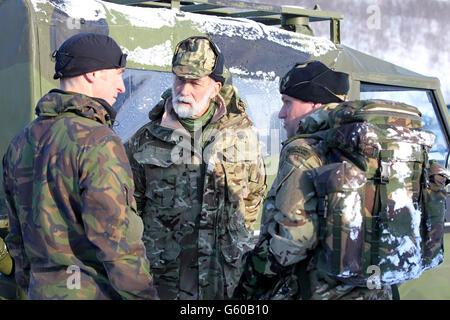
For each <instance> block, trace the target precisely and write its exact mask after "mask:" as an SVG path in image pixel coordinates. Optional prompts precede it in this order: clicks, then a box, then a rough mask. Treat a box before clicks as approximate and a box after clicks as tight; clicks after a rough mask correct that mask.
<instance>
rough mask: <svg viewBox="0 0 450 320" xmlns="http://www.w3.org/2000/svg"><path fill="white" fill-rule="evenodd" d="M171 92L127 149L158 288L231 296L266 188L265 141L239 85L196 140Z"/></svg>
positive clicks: (220, 98)
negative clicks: (256, 131) (174, 105)
mask: <svg viewBox="0 0 450 320" xmlns="http://www.w3.org/2000/svg"><path fill="white" fill-rule="evenodd" d="M169 91H170V90H168V91H166V93H165V94H163V96H162V97H163V100H162V101H161V102H160V103H159V104H158V105H157V106H156V107H155V108H154V109H153V110H152V111H151V112H150V119H151V120H152V121H151V122H149V123H148V124H146V125H145V126H143V127H142V128H141V129H139V130H138V131H137V132H136V134H135V135H134V136H133V137H132V138H131V140H130V142H129V144H128V146H127V153H128V157H129V159H130V164H131V166H132V169H133V176H134V180H135V185H136V192H135V197H136V200H137V207H138V212H139V213H140V214H141V215H142V217H143V221H144V238H143V239H144V243H145V245H146V248H147V255H148V258H149V260H150V265H151V268H152V273H153V276H154V280H155V286H156V287H157V289H158V293H159V295H160V297H161V298H162V299H224V298H229V297H231V295H232V293H233V290H234V288H235V286H236V284H237V281H238V279H239V276H240V272H241V270H240V266H241V258H242V255H243V254H244V252H246V251H248V250H249V249H251V248H252V247H253V241H252V236H251V234H250V232H251V231H252V224H253V223H254V222H255V220H256V218H257V215H258V212H259V208H260V204H261V203H262V197H263V194H264V191H265V187H266V186H265V170H264V164H263V160H262V157H261V155H260V153H259V147H258V142H257V139H256V136H255V135H254V133H253V131H252V130H251V125H252V123H251V122H250V120H249V118H248V116H247V115H246V113H245V104H244V102H243V101H242V100H241V99H240V98H239V97H238V95H237V92H236V90H235V88H234V87H232V86H224V87H223V88H222V89H221V91H220V93H219V95H217V96H216V98H215V101H214V103H215V104H216V111H215V113H214V115H213V117H212V119H211V121H210V123H209V124H208V125H207V126H206V127H205V128H204V129H203V131H202V130H198V131H195V132H193V133H192V134H193V137H192V136H191V134H190V133H189V132H188V131H187V130H186V129H184V127H183V126H182V125H181V124H180V122H179V121H178V120H177V117H176V115H175V113H174V111H173V109H172V102H171V101H172V97H171V96H170V93H169ZM178 157H180V158H179V159H178V160H180V159H181V158H183V161H177V158H178Z"/></svg>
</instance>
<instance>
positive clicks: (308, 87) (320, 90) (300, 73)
mask: <svg viewBox="0 0 450 320" xmlns="http://www.w3.org/2000/svg"><path fill="white" fill-rule="evenodd" d="M348 90H349V81H348V74H346V73H343V72H338V71H333V70H331V69H330V68H328V67H327V66H326V65H324V64H323V63H322V62H320V61H312V62H309V63H307V64H306V65H305V64H297V65H295V66H294V67H293V68H292V69H291V70H290V71H288V73H286V75H285V76H284V77H283V78H282V79H281V82H280V93H281V94H286V95H288V96H290V97H293V98H296V99H299V100H302V101H305V102H315V103H331V102H342V101H343V99H342V98H340V97H338V95H346V94H347V93H348Z"/></svg>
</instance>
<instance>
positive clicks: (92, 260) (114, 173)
mask: <svg viewBox="0 0 450 320" xmlns="http://www.w3.org/2000/svg"><path fill="white" fill-rule="evenodd" d="M101 101H102V102H101ZM103 104H106V102H104V101H103V100H100V99H92V98H90V97H87V96H85V95H82V94H70V93H66V92H63V91H60V90H52V91H50V93H48V94H46V95H45V96H44V97H43V98H42V99H41V100H40V101H39V103H38V104H37V107H36V114H37V115H38V118H37V119H36V120H34V121H33V122H32V123H31V124H30V125H28V126H27V127H26V128H25V129H24V130H23V131H22V132H21V133H20V134H19V135H17V136H16V137H15V138H14V139H13V141H12V142H11V144H10V146H9V148H8V150H7V152H6V154H5V156H4V158H3V167H4V176H3V179H4V186H5V193H6V200H7V201H6V202H7V207H8V211H9V220H10V233H9V234H8V236H7V238H6V241H7V244H8V246H9V250H10V253H11V256H12V257H13V259H14V261H15V276H16V281H17V282H18V284H19V285H20V287H21V288H22V289H23V290H24V291H25V292H27V294H28V296H29V298H31V299H120V298H125V299H135V298H142V299H152V298H155V297H157V296H156V290H155V289H154V288H153V286H152V279H151V276H150V270H149V264H148V261H147V259H146V257H145V253H144V252H145V248H144V244H143V242H142V230H143V225H142V220H141V218H140V217H139V216H138V215H137V214H136V204H135V201H134V198H133V190H134V187H133V181H132V173H131V168H130V165H129V162H128V159H127V156H126V154H125V150H124V147H123V145H122V142H121V140H120V138H119V137H118V136H117V135H116V134H115V133H114V132H113V131H112V130H111V129H110V128H109V126H110V125H111V120H110V119H109V113H108V112H107V111H106V109H105V108H108V107H109V106H106V107H104V106H103Z"/></svg>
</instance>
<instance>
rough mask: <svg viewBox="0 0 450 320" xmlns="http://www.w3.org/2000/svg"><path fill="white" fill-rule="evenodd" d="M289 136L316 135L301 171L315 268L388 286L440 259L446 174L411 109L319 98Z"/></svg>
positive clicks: (385, 103) (358, 282) (351, 281)
mask: <svg viewBox="0 0 450 320" xmlns="http://www.w3.org/2000/svg"><path fill="white" fill-rule="evenodd" d="M300 132H302V134H301V135H299V136H296V137H294V138H293V139H297V138H306V137H307V138H315V139H319V140H320V141H321V145H322V146H323V148H324V153H325V154H326V159H325V160H326V161H325V163H326V165H323V166H321V167H318V168H315V169H312V170H310V171H309V172H308V174H309V175H310V177H311V178H312V181H313V183H314V188H315V191H316V194H315V196H316V197H317V212H318V214H319V240H320V244H319V247H318V249H316V256H315V258H316V263H317V268H318V269H319V271H321V272H325V273H326V274H328V275H329V276H332V277H333V278H335V279H338V280H340V281H343V282H344V283H347V284H351V285H357V286H372V287H376V288H380V287H381V285H393V284H398V283H401V282H404V281H406V280H410V279H414V278H417V277H419V276H420V275H421V274H422V272H423V271H424V270H427V269H430V268H434V267H436V266H438V265H439V264H441V263H442V262H443V260H444V257H443V233H444V230H443V229H444V215H445V202H446V185H447V184H448V183H449V181H450V180H449V178H450V176H449V174H448V172H447V170H445V169H444V168H443V167H442V166H440V165H439V164H438V163H437V162H436V161H435V160H429V156H428V154H429V151H430V149H431V147H432V145H433V142H434V139H435V136H434V134H433V133H431V132H428V131H426V130H424V129H423V127H422V122H421V113H420V112H419V111H418V109H417V108H415V107H413V106H410V105H406V104H403V103H397V102H392V101H386V100H358V101H349V102H343V103H340V104H337V105H336V104H330V105H326V106H324V107H322V108H320V109H318V110H315V111H314V112H313V113H311V114H310V115H309V116H307V117H306V118H304V119H303V120H302V121H301V123H300Z"/></svg>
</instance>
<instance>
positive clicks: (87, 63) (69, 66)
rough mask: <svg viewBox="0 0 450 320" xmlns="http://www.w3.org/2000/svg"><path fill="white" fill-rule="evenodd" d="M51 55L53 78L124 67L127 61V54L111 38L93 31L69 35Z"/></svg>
mask: <svg viewBox="0 0 450 320" xmlns="http://www.w3.org/2000/svg"><path fill="white" fill-rule="evenodd" d="M52 57H53V58H55V60H56V63H55V74H54V76H53V79H59V78H66V77H75V76H79V75H81V74H84V73H88V72H92V71H96V70H102V69H115V68H124V67H125V65H126V63H127V61H126V60H127V55H126V54H123V53H122V50H121V49H120V47H119V46H118V44H117V43H116V42H115V41H114V40H113V39H112V38H110V37H108V36H106V35H103V34H95V33H79V34H76V35H74V36H72V37H70V38H69V39H67V40H66V41H64V43H63V44H62V45H61V46H60V47H59V49H58V50H55V51H54V52H53V54H52Z"/></svg>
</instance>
